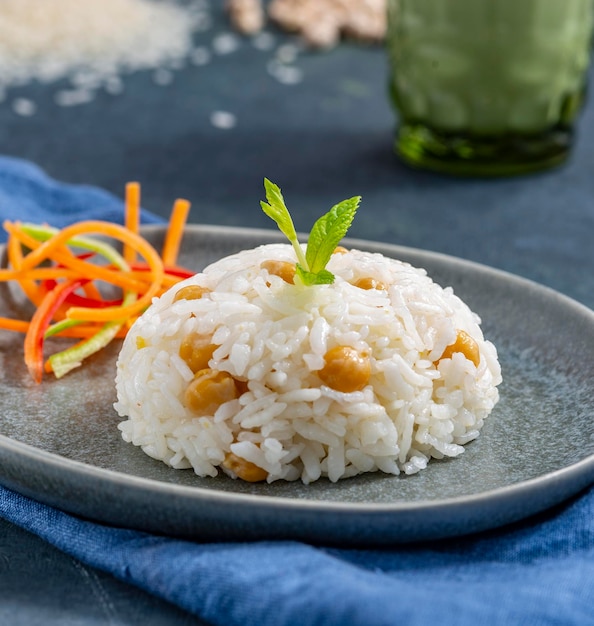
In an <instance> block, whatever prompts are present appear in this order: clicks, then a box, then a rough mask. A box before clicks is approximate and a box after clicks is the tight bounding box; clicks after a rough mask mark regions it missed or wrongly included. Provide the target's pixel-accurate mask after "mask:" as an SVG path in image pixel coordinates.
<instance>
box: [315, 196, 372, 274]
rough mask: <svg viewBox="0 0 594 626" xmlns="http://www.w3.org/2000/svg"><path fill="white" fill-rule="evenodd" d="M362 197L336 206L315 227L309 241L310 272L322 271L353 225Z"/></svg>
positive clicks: (355, 197)
mask: <svg viewBox="0 0 594 626" xmlns="http://www.w3.org/2000/svg"><path fill="white" fill-rule="evenodd" d="M360 202H361V196H354V197H353V198H349V199H348V200H343V201H342V202H339V203H338V204H336V205H334V206H333V207H332V208H331V209H330V211H328V213H326V215H323V216H322V217H320V219H319V220H318V221H317V222H316V223H315V224H314V225H313V228H312V229H311V232H310V233H309V239H308V240H307V250H306V253H305V258H306V260H307V265H308V268H309V271H310V272H313V273H314V274H316V273H318V272H320V271H322V270H323V269H324V268H325V267H326V265H327V264H328V261H329V260H330V257H331V256H332V253H333V252H334V249H335V248H336V246H337V245H338V244H339V242H340V240H341V239H342V238H343V237H344V236H345V235H346V234H347V231H348V230H349V228H350V227H351V224H352V223H353V219H354V217H355V213H356V212H357V208H358V207H359V203H360Z"/></svg>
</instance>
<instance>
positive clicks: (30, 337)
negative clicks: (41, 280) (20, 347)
mask: <svg viewBox="0 0 594 626" xmlns="http://www.w3.org/2000/svg"><path fill="white" fill-rule="evenodd" d="M78 286H80V280H75V281H66V282H64V283H58V285H57V286H56V287H55V288H54V289H52V291H50V292H48V293H47V294H46V296H45V298H44V299H43V300H42V301H41V304H40V305H39V306H38V307H37V309H36V311H35V313H34V314H33V317H32V318H31V323H30V324H29V328H28V329H27V332H26V334H25V344H24V350H25V364H26V365H27V370H28V371H29V374H30V375H31V378H33V380H34V381H35V382H36V383H40V382H41V378H42V376H43V344H44V333H45V331H46V329H47V327H48V326H49V323H50V320H51V319H52V318H53V316H54V312H55V311H56V309H57V308H58V307H59V306H60V304H62V302H63V301H64V299H65V298H66V297H67V296H68V294H69V293H70V292H72V291H73V290H74V289H76V288H77V287H78Z"/></svg>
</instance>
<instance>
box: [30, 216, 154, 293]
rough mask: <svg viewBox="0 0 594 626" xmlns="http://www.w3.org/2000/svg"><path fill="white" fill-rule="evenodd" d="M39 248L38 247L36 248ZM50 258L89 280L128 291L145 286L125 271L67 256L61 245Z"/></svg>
mask: <svg viewBox="0 0 594 626" xmlns="http://www.w3.org/2000/svg"><path fill="white" fill-rule="evenodd" d="M121 228H123V227H121ZM49 241H51V239H50V240H48V242H49ZM48 242H46V243H48ZM39 249H40V248H38V250H39ZM35 252H37V250H35ZM35 252H31V253H30V254H29V256H28V257H26V258H25V261H24V262H23V264H25V263H26V261H27V260H28V259H29V258H30V257H31V255H32V254H35ZM52 259H53V260H54V261H57V262H58V263H60V264H61V265H65V266H66V267H68V268H70V269H72V270H75V271H76V272H77V273H78V274H79V275H80V276H84V277H85V278H89V279H91V280H102V281H104V282H106V283H111V284H112V285H117V286H118V287H122V288H123V289H129V290H130V291H136V292H138V291H143V290H144V289H145V287H146V283H145V281H139V280H134V279H133V278H130V276H129V274H128V273H127V272H122V271H121V270H113V269H109V268H108V267H105V266H101V265H95V264H94V263H89V262H88V261H83V260H81V259H77V258H76V257H71V256H68V255H66V254H64V253H63V249H62V248H61V247H60V248H56V249H54V250H52Z"/></svg>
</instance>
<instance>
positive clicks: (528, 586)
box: [0, 158, 594, 626]
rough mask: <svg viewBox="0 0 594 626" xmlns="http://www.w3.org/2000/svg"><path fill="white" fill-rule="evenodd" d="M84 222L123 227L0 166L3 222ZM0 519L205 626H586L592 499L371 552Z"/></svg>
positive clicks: (591, 614) (81, 192)
mask: <svg viewBox="0 0 594 626" xmlns="http://www.w3.org/2000/svg"><path fill="white" fill-rule="evenodd" d="M82 217H92V218H101V219H110V220H113V221H121V220H122V203H121V200H117V199H116V198H114V197H112V196H111V195H109V194H106V193H104V192H102V191H99V190H97V189H93V188H90V187H85V186H72V185H64V184H61V183H57V182H55V181H53V180H51V179H50V178H48V177H47V176H46V175H45V174H44V173H43V172H41V171H40V170H39V169H38V168H36V167H35V166H33V165H31V164H28V163H26V162H23V161H17V160H14V159H6V158H0V218H2V219H6V218H10V219H15V218H25V219H28V220H31V221H48V222H51V223H53V224H55V225H57V226H60V225H62V224H65V223H68V222H72V221H74V220H76V219H80V218H82ZM156 220H157V218H155V217H154V216H151V215H150V214H147V213H145V214H144V221H156ZM0 517H3V518H5V519H6V520H8V521H9V522H12V523H14V524H16V525H18V526H19V527H22V528H23V529H26V530H28V531H30V532H32V533H35V534H36V535H38V536H39V537H42V538H43V539H45V540H46V541H48V542H49V543H51V544H53V545H54V546H56V547H57V548H59V549H61V550H63V551H64V552H66V553H68V554H70V555H72V556H74V557H76V558H78V559H79V560H80V561H82V562H84V563H86V564H87V565H90V566H94V567H97V568H100V569H102V570H104V571H107V572H110V573H112V574H113V575H114V576H116V577H117V578H119V579H121V580H124V581H128V582H130V583H132V584H134V585H137V586H139V587H141V588H142V589H144V590H146V591H148V592H150V593H153V594H155V595H156V596H159V597H161V598H164V599H166V600H168V601H170V602H172V603H174V604H177V605H178V606H180V607H182V608H185V609H186V610H188V611H190V612H192V613H194V614H196V615H199V616H200V617H202V618H203V619H205V620H207V621H208V622H210V623H212V624H221V625H223V624H224V625H225V626H233V625H235V624H236V625H241V626H250V625H254V626H255V625H258V626H267V625H271V626H272V625H274V626H283V625H287V626H288V625H291V626H293V625H295V624H299V625H303V626H307V625H312V626H313V625H316V624H319V625H324V626H334V625H336V626H351V625H352V626H355V625H361V626H363V625H369V624H372V625H379V626H381V625H384V624H385V625H400V624H407V625H411V626H414V625H417V624H418V625H421V624H422V625H425V624H437V623H439V624H457V625H462V626H465V625H471V624H472V625H473V626H475V625H476V624H486V625H500V624H505V625H508V624H509V625H531V626H532V625H544V624H546V625H553V624H559V625H580V626H581V625H588V624H594V603H593V599H594V487H592V488H590V489H589V490H587V491H586V492H584V493H583V494H581V495H580V496H579V497H577V498H574V499H573V500H572V501H570V502H568V503H565V504H564V505H562V506H559V507H557V508H555V509H553V510H551V511H549V512H547V513H545V514H543V515H540V516H538V517H535V518H532V519H529V520H526V521H525V522H523V523H521V524H516V525H514V526H512V527H510V528H505V529H500V530H497V531H492V532H489V533H484V534H481V535H478V536H473V537H466V538H458V539H450V540H447V541H440V542H434V543H426V544H421V545H413V546H400V547H394V548H392V549H381V550H379V549H378V550H355V549H337V548H328V547H314V546H310V545H306V544H303V543H299V542H256V543H215V544H212V543H211V544H206V543H205V544H201V543H199V542H188V541H180V540H176V539H171V538H163V537H157V536H152V535H149V534H146V533H140V532H135V531H130V530H124V529H119V528H111V527H107V526H103V525H100V524H95V523H92V522H89V521H85V520H80V519H78V518H76V517H73V516H71V515H68V514H66V513H64V512H61V511H58V510H55V509H52V508H50V507H47V506H44V505H42V504H39V503H37V502H34V501H32V500H30V499H27V498H25V497H23V496H21V495H19V494H16V493H14V492H12V491H10V490H8V489H5V488H3V487H0Z"/></svg>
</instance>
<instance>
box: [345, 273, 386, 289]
mask: <svg viewBox="0 0 594 626" xmlns="http://www.w3.org/2000/svg"><path fill="white" fill-rule="evenodd" d="M353 284H354V285H355V287H359V289H380V290H382V289H383V290H384V291H385V289H386V285H384V283H382V281H381V280H377V279H376V278H373V277H372V276H363V277H362V278H358V279H357V280H356V281H355V282H354V283H353Z"/></svg>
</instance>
